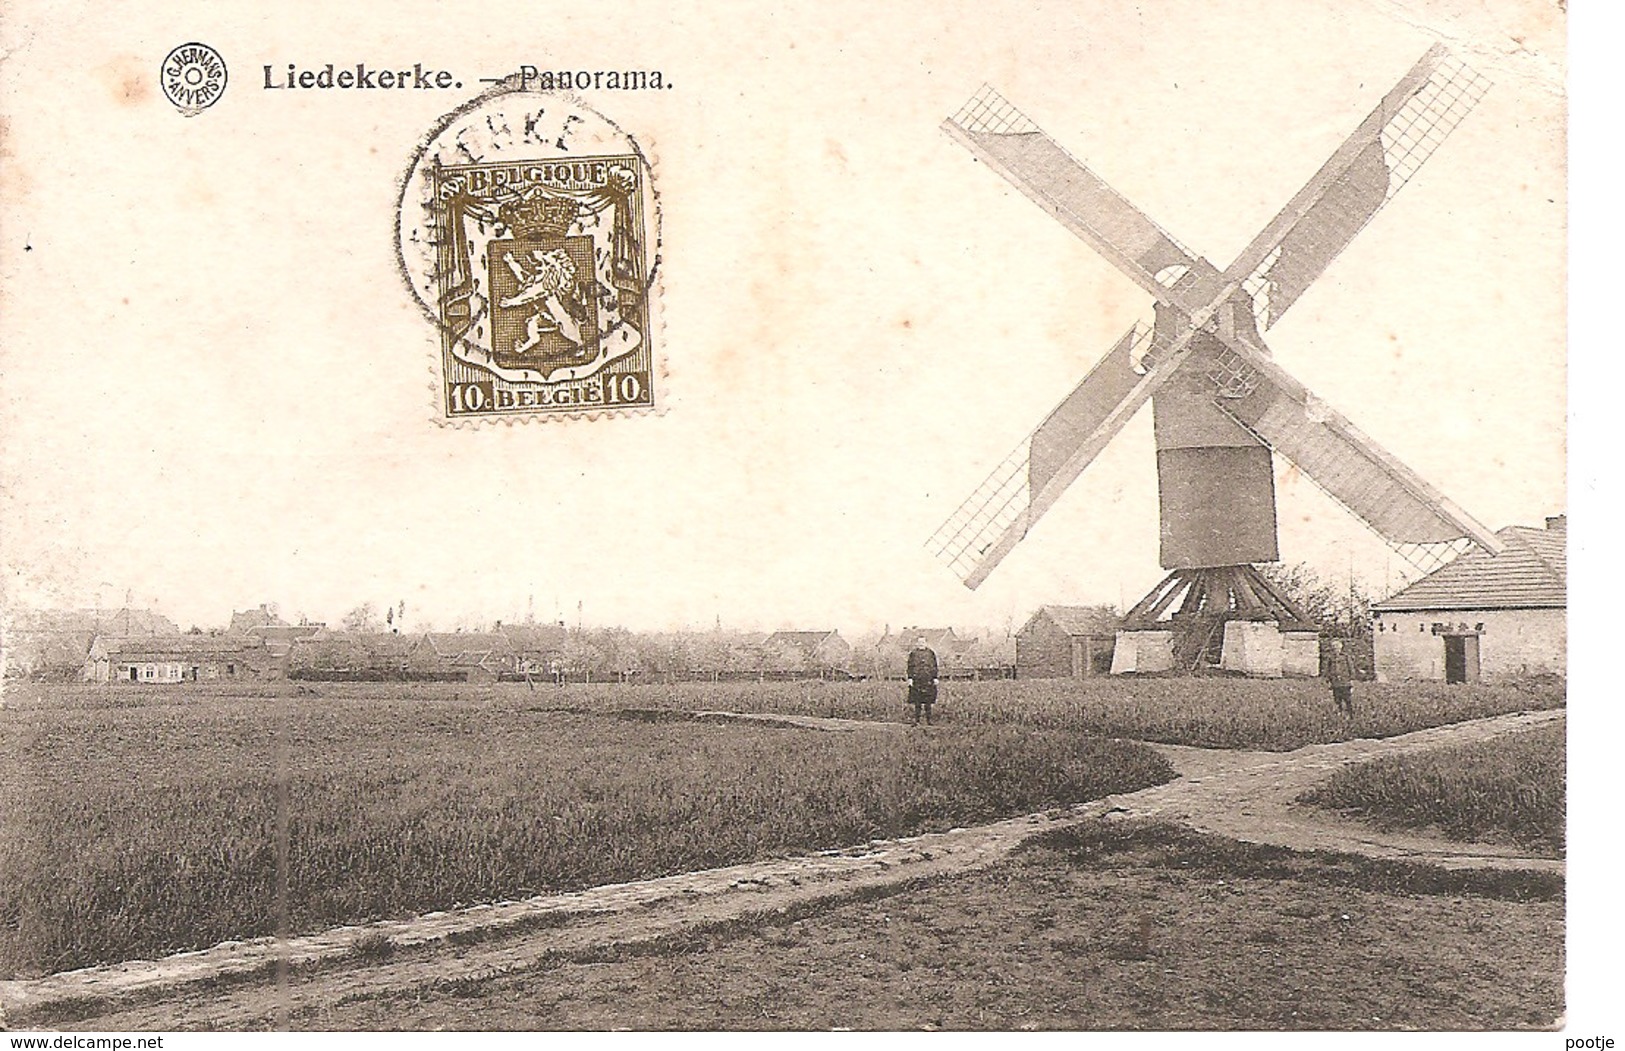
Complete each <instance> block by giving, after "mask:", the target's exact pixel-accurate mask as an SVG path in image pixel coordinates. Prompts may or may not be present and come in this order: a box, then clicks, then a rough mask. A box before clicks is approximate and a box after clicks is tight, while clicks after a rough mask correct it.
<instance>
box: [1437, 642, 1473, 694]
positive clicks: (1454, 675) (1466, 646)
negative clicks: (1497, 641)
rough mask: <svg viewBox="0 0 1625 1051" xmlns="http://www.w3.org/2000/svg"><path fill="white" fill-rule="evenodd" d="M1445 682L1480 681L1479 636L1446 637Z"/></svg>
mask: <svg viewBox="0 0 1625 1051" xmlns="http://www.w3.org/2000/svg"><path fill="white" fill-rule="evenodd" d="M1444 681H1445V682H1447V683H1456V682H1477V681H1478V636H1477V635H1446V636H1445V637H1444Z"/></svg>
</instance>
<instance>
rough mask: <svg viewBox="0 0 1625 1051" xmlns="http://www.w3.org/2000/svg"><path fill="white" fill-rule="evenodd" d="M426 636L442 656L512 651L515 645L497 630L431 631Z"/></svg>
mask: <svg viewBox="0 0 1625 1051" xmlns="http://www.w3.org/2000/svg"><path fill="white" fill-rule="evenodd" d="M423 637H424V638H426V639H428V640H429V645H430V646H432V647H433V648H434V651H435V652H436V653H438V654H440V655H441V656H442V657H459V656H461V655H463V654H465V653H481V654H483V653H511V652H513V645H512V644H511V643H510V642H509V641H508V637H507V636H506V635H503V634H502V633H501V632H496V631H431V632H428V633H426V634H425V635H424V636H423Z"/></svg>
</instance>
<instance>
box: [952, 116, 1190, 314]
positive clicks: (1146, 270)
mask: <svg viewBox="0 0 1625 1051" xmlns="http://www.w3.org/2000/svg"><path fill="white" fill-rule="evenodd" d="M942 126H943V128H944V129H945V130H946V131H947V132H948V134H950V135H952V136H953V137H954V138H956V139H958V140H959V142H960V143H961V144H962V145H963V146H964V147H965V148H966V149H968V150H970V151H971V152H972V153H974V154H975V155H976V156H977V157H978V158H979V159H981V161H982V162H983V163H985V164H986V165H987V166H988V167H990V168H992V169H993V170H994V171H996V172H998V173H999V174H1000V175H1002V176H1004V177H1005V178H1006V179H1008V180H1009V181H1010V183H1011V184H1012V185H1014V186H1015V187H1016V189H1018V190H1020V191H1021V192H1022V193H1024V194H1026V195H1027V196H1028V197H1030V198H1031V199H1032V200H1033V202H1034V203H1036V204H1037V205H1038V206H1039V207H1040V208H1043V209H1044V210H1045V211H1046V212H1049V213H1050V214H1051V215H1053V216H1054V217H1055V218H1056V219H1058V220H1060V223H1061V225H1062V226H1064V227H1066V228H1067V229H1068V230H1070V231H1072V233H1074V234H1076V235H1077V236H1078V237H1081V238H1082V239H1083V240H1084V241H1085V242H1086V243H1087V244H1088V245H1089V246H1090V247H1091V248H1093V249H1094V250H1095V251H1097V252H1099V253H1100V254H1101V255H1102V256H1104V257H1105V258H1106V259H1107V260H1109V261H1110V262H1112V263H1113V264H1114V265H1116V266H1117V268H1118V269H1120V270H1122V271H1123V272H1124V273H1125V274H1127V275H1128V276H1129V277H1131V278H1133V279H1134V281H1135V282H1136V283H1138V284H1139V285H1140V287H1141V288H1144V289H1145V290H1146V291H1147V292H1150V293H1151V294H1152V295H1154V296H1156V297H1157V299H1158V300H1160V301H1162V302H1164V303H1170V304H1175V305H1179V303H1178V301H1177V300H1176V298H1175V294H1174V292H1173V291H1172V286H1173V283H1174V281H1175V279H1177V278H1178V277H1182V276H1184V275H1185V274H1186V273H1190V272H1192V271H1195V270H1198V269H1199V267H1198V264H1197V260H1196V259H1195V258H1194V256H1193V255H1192V253H1191V252H1190V251H1189V250H1187V249H1186V248H1185V246H1184V245H1181V244H1180V243H1179V242H1178V241H1176V240H1174V238H1173V236H1172V235H1171V234H1169V233H1168V232H1167V231H1166V230H1164V229H1163V228H1162V227H1160V226H1158V225H1157V224H1156V223H1154V222H1152V221H1151V219H1150V218H1149V217H1148V216H1146V214H1145V213H1144V212H1142V211H1140V210H1139V209H1138V208H1136V207H1134V205H1132V204H1130V203H1129V202H1128V200H1127V199H1126V198H1125V197H1123V195H1122V194H1120V193H1118V192H1117V191H1116V190H1113V189H1112V188H1111V187H1110V186H1107V185H1106V183H1105V182H1103V181H1102V180H1101V179H1100V177H1099V176H1097V175H1096V174H1095V173H1094V172H1092V171H1090V170H1089V169H1088V168H1086V167H1084V166H1083V165H1082V164H1081V163H1079V162H1078V160H1077V158H1075V157H1073V156H1072V155H1071V154H1070V153H1068V152H1066V150H1064V149H1062V148H1061V145H1060V143H1058V142H1056V141H1055V140H1054V139H1052V138H1050V137H1049V136H1048V135H1046V134H1045V133H1044V132H1043V131H1041V130H1040V129H1039V127H1038V125H1036V124H1034V123H1033V122H1032V121H1031V120H1028V119H1027V117H1026V116H1025V115H1024V114H1022V113H1021V111H1020V110H1018V109H1016V108H1015V107H1014V106H1012V105H1011V104H1010V103H1009V102H1008V101H1006V100H1005V99H1004V97H1003V96H1001V95H1000V94H999V93H998V92H996V91H994V90H993V89H992V88H991V87H987V86H983V88H982V90H980V91H978V92H977V93H976V94H975V95H974V96H973V97H972V98H971V100H970V101H969V102H967V103H965V105H964V106H963V107H961V109H960V110H959V112H958V113H956V114H954V115H953V116H952V117H950V118H948V119H947V120H946V121H944V122H943V125H942ZM1208 269H1209V270H1211V269H1212V268H1211V267H1209V268H1208ZM1187 309H1188V308H1187Z"/></svg>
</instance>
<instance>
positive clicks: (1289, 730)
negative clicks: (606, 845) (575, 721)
mask: <svg viewBox="0 0 1625 1051" xmlns="http://www.w3.org/2000/svg"><path fill="white" fill-rule="evenodd" d="M519 689H521V690H522V689H523V688H522V687H521V688H519ZM550 695H556V696H557V697H558V698H559V700H557V701H556V702H551V701H549V700H548V698H549V696H550ZM537 696H538V697H540V698H541V700H542V703H559V704H570V705H584V706H588V707H618V706H627V705H643V706H649V707H670V708H684V709H690V710H693V709H705V708H716V709H724V710H727V711H745V712H777V713H783V714H792V715H816V716H831V717H837V718H847V719H879V720H897V719H900V718H902V717H903V713H904V704H903V688H902V686H901V684H900V683H894V682H818V681H811V682H787V683H771V682H768V683H720V684H715V685H709V684H703V683H687V684H677V685H671V686H660V685H650V686H633V687H626V686H615V685H605V686H572V687H567V688H565V689H563V690H558V689H556V688H539V689H538V692H537ZM940 696H941V700H940V703H939V704H938V705H937V709H938V715H939V717H940V718H941V719H942V720H943V721H945V722H950V723H954V724H957V725H988V724H992V725H999V726H1030V727H1038V728H1043V729H1064V730H1073V731H1082V732H1085V733H1091V734H1099V735H1101V736H1104V737H1127V738H1132V739H1135V740H1141V741H1157V742H1162V743H1165V744H1187V745H1197V746H1201V747H1206V748H1257V749H1266V750H1276V751H1285V750H1290V749H1293V748H1301V747H1303V746H1304V745H1307V744H1326V743H1329V742H1332V741H1346V740H1350V739H1352V738H1356V737H1392V736H1394V735H1396V734H1402V733H1408V732H1410V731H1412V730H1422V729H1426V728H1428V727H1431V726H1443V725H1445V724H1447V723H1455V722H1462V721H1463V720H1467V719H1478V718H1483V717H1485V716H1491V715H1502V714H1505V713H1507V712H1517V711H1528V710H1533V709H1544V708H1560V707H1562V706H1563V703H1564V685H1563V683H1562V682H1561V681H1559V680H1551V681H1530V682H1514V683H1505V684H1501V683H1474V684H1472V685H1470V686H1467V685H1463V686H1446V685H1445V684H1443V683H1356V684H1355V687H1354V705H1355V715H1354V718H1353V720H1349V719H1345V718H1342V717H1341V716H1339V715H1338V714H1337V711H1336V708H1335V707H1334V706H1333V704H1332V699H1331V693H1330V691H1329V690H1328V689H1327V687H1326V685H1325V684H1324V683H1322V682H1320V681H1319V680H1313V679H1310V680H1304V679H1280V680H1276V681H1273V682H1271V681H1260V680H1256V679H1240V678H1229V677H1207V678H1169V679H1163V678H1144V679H1136V678H1133V677H1127V678H1125V677H1115V678H1108V677H1101V678H1096V679H1082V680H1067V679H1031V680H1015V681H993V682H947V683H944V684H943V686H942V692H941V695H940Z"/></svg>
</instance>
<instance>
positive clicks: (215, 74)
mask: <svg viewBox="0 0 1625 1051" xmlns="http://www.w3.org/2000/svg"><path fill="white" fill-rule="evenodd" d="M158 83H159V84H160V85H161V86H162V88H163V91H164V97H165V98H167V99H168V100H169V101H170V102H171V103H172V104H173V105H174V106H175V108H176V109H178V110H180V111H181V112H182V113H183V114H185V115H186V116H188V117H195V116H197V115H198V114H199V113H202V112H203V111H204V110H206V109H208V108H209V107H210V106H212V105H214V104H215V103H216V102H219V101H220V96H221V95H223V94H225V91H226V60H225V59H224V58H222V57H220V52H218V51H216V50H215V49H214V48H212V47H210V46H209V45H208V44H200V43H198V42H197V41H192V42H191V43H187V44H181V45H180V46H178V47H174V48H171V49H170V51H169V54H167V55H165V56H164V61H163V64H162V65H161V66H159V67H158Z"/></svg>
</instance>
